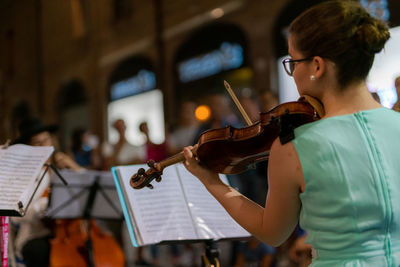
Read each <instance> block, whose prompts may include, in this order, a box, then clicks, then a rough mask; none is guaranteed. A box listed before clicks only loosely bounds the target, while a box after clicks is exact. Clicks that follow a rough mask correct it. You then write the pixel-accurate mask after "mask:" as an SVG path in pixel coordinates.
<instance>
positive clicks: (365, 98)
mask: <svg viewBox="0 0 400 267" xmlns="http://www.w3.org/2000/svg"><path fill="white" fill-rule="evenodd" d="M321 101H322V103H323V104H324V108H325V113H326V115H325V117H333V116H338V115H346V114H352V113H355V112H358V111H360V110H368V109H374V108H380V107H382V105H380V104H379V103H378V102H376V101H375V100H374V99H373V97H372V95H371V93H370V92H369V91H368V88H367V86H366V84H365V82H364V81H363V82H359V83H353V84H351V85H349V86H347V87H346V88H344V89H338V88H332V89H331V90H326V91H325V93H324V95H323V96H322V99H321Z"/></svg>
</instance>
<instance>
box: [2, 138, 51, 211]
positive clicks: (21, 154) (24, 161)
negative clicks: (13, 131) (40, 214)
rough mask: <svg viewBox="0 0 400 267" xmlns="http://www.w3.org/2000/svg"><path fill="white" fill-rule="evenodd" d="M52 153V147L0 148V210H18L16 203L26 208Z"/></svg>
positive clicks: (14, 146)
mask: <svg viewBox="0 0 400 267" xmlns="http://www.w3.org/2000/svg"><path fill="white" fill-rule="evenodd" d="M53 151H54V148H53V147H33V146H27V145H22V144H18V145H13V146H9V147H8V148H7V149H2V148H0V209H8V210H18V204H17V203H18V201H21V202H22V204H23V207H24V209H25V208H26V206H27V205H28V202H29V199H30V198H31V197H32V194H33V192H34V190H35V189H36V188H37V185H38V182H39V181H38V180H39V178H40V177H38V175H39V172H40V170H41V169H42V167H43V164H44V163H45V162H46V160H47V159H48V158H49V157H50V155H51V153H53Z"/></svg>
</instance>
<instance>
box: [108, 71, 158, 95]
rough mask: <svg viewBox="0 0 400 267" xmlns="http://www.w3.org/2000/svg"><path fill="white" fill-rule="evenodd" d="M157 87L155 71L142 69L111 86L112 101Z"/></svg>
mask: <svg viewBox="0 0 400 267" xmlns="http://www.w3.org/2000/svg"><path fill="white" fill-rule="evenodd" d="M155 88H156V76H155V74H154V72H152V71H148V70H145V69H142V70H140V71H139V72H138V73H137V75H135V76H133V77H132V78H129V79H126V80H122V81H120V82H117V83H114V84H113V85H112V86H111V101H114V100H117V99H121V98H124V97H127V96H132V95H137V94H140V93H142V92H146V91H150V90H152V89H155Z"/></svg>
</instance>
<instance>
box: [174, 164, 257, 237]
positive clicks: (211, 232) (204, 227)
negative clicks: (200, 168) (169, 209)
mask: <svg viewBox="0 0 400 267" xmlns="http://www.w3.org/2000/svg"><path fill="white" fill-rule="evenodd" d="M177 167H178V172H179V176H180V177H181V182H182V185H183V188H184V191H185V195H186V199H187V202H188V205H189V207H190V210H191V213H192V217H193V219H194V221H195V224H197V227H198V228H197V232H198V234H199V238H200V239H209V238H212V239H221V238H229V237H244V236H249V235H250V234H249V233H248V232H247V231H246V230H244V229H243V228H242V227H241V226H240V225H239V224H238V223H236V221H235V220H233V219H232V217H231V216H230V215H229V214H228V213H227V212H226V210H225V209H224V208H223V207H222V206H221V204H219V202H218V201H217V200H216V199H215V198H214V197H213V196H212V195H211V194H210V193H209V192H208V191H207V189H206V188H205V186H204V185H203V184H202V183H201V182H200V180H199V179H197V178H196V177H195V176H193V175H192V174H191V173H190V172H188V171H187V170H186V168H185V166H183V164H177ZM220 177H221V179H222V180H223V181H224V182H225V183H227V180H226V176H225V175H221V174H220Z"/></svg>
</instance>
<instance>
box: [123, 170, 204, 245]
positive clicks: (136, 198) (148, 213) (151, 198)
mask: <svg viewBox="0 0 400 267" xmlns="http://www.w3.org/2000/svg"><path fill="white" fill-rule="evenodd" d="M140 167H143V165H142V166H140V165H136V166H120V167H118V170H119V174H120V177H121V178H122V182H123V185H122V186H123V187H124V191H125V193H126V194H127V195H128V201H129V203H130V205H131V209H132V211H133V213H134V216H135V221H136V223H137V227H138V228H139V229H140V235H141V238H142V242H143V244H155V243H159V242H161V241H166V240H186V239H197V238H198V237H197V235H196V232H195V228H194V226H193V222H192V219H191V217H190V213H189V211H188V208H187V205H186V202H185V199H184V197H183V193H182V189H181V185H180V183H179V181H178V176H177V172H176V168H175V167H174V166H170V167H167V168H165V169H164V173H163V175H162V177H163V179H162V181H161V182H160V183H157V182H156V181H153V182H152V184H153V185H154V189H149V188H143V189H139V190H137V189H133V188H132V187H131V186H130V185H129V180H130V178H131V176H132V175H133V174H135V173H136V172H137V170H138V169H139V168H140ZM144 168H146V166H144ZM143 244H140V245H143Z"/></svg>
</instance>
